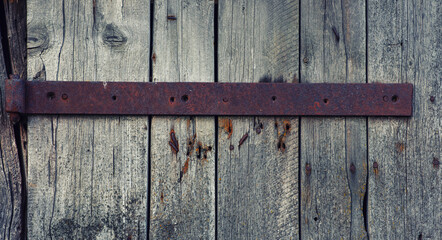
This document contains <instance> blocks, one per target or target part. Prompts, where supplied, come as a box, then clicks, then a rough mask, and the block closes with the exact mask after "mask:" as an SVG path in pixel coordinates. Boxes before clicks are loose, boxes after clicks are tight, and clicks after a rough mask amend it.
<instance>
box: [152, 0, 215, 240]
mask: <svg viewBox="0 0 442 240" xmlns="http://www.w3.org/2000/svg"><path fill="white" fill-rule="evenodd" d="M154 6H155V7H154V36H153V53H152V60H153V61H152V63H153V66H152V68H153V81H154V82H160V81H167V82H186V81H187V82H213V81H214V76H215V74H214V2H213V1H207V0H200V1H179V0H168V1H155V2H154ZM183 95H184V94H183ZM183 95H180V96H170V97H171V98H172V97H173V98H174V100H173V101H174V102H177V101H184V100H185V99H184V98H183ZM187 101H192V98H191V97H190V98H189V99H188V100H187ZM171 104H173V103H172V102H171ZM214 125H215V124H214V118H213V117H153V118H152V127H151V129H152V131H151V134H152V135H151V139H152V143H151V174H152V177H151V199H150V201H151V208H150V211H151V223H150V233H149V236H150V238H151V239H214V238H215V154H214V153H215V132H214V130H215V129H214ZM171 132H174V134H173V135H174V137H172V136H171V135H172V134H171ZM173 139H174V140H173ZM170 141H172V142H173V143H172V145H174V146H175V147H176V149H177V150H178V151H177V152H176V153H175V152H174V150H173V148H172V147H171V146H170V144H169V142H170Z"/></svg>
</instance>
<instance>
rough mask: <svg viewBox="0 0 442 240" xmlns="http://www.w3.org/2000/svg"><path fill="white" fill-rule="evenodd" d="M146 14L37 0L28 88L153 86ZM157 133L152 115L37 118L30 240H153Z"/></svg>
mask: <svg viewBox="0 0 442 240" xmlns="http://www.w3.org/2000/svg"><path fill="white" fill-rule="evenodd" d="M146 6H149V1H148V0H144V1H143V0H139V1H138V0H137V1H122V0H121V1H113V2H112V3H110V2H102V1H74V0H69V1H68V0H65V1H39V0H35V1H28V4H27V11H28V12H27V22H28V25H27V28H28V46H27V48H28V80H34V81H37V80H52V81H66V80H71V81H148V79H149V78H148V76H149V64H148V59H149V44H150V43H149V42H150V40H149V39H150V37H149V36H150V30H149V18H150V17H149V16H150V8H149V7H146ZM103 87H104V88H105V87H106V83H105V82H103ZM55 97H60V96H59V95H57V94H56V95H55ZM109 97H112V96H109ZM116 101H118V95H117V99H116ZM148 127H149V121H148V118H147V117H118V116H109V117H104V116H101V117H94V116H92V117H75V116H52V117H44V116H35V117H29V125H28V133H29V148H28V149H29V159H28V164H29V169H28V182H27V184H28V194H29V199H28V200H29V201H28V236H29V238H32V239H48V238H56V239H111V238H116V239H134V238H146V237H147V221H148V219H147V213H148V199H147V195H148V191H147V186H148V184H147V179H148V177H149V176H148Z"/></svg>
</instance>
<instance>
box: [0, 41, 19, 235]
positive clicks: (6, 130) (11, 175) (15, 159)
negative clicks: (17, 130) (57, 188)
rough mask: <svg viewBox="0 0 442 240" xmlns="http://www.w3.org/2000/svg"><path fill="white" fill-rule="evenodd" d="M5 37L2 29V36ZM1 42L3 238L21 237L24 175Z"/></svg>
mask: <svg viewBox="0 0 442 240" xmlns="http://www.w3.org/2000/svg"><path fill="white" fill-rule="evenodd" d="M1 38H2V36H1V33H0V39H1ZM3 56H4V55H3V47H2V44H0V239H5V240H6V239H21V237H22V233H23V232H22V230H23V226H22V217H23V208H22V207H23V206H22V201H23V199H22V196H23V195H22V182H23V179H22V176H21V171H20V158H19V154H18V151H17V146H16V142H15V136H14V128H13V126H12V124H11V122H10V121H9V117H8V115H7V113H6V112H5V106H4V104H5V81H4V79H5V78H6V77H7V76H6V65H5V61H4V57H3Z"/></svg>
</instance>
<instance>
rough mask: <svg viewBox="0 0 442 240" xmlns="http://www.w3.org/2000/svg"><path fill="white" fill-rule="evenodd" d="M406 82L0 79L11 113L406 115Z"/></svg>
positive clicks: (410, 89)
mask: <svg viewBox="0 0 442 240" xmlns="http://www.w3.org/2000/svg"><path fill="white" fill-rule="evenodd" d="M412 97H413V86H412V85H411V84H378V83H376V84H336V83H335V84H333V83H320V84H292V83H194V82H192V83H182V82H179V83H166V82H156V83H152V82H149V83H144V82H53V81H24V80H20V79H18V78H13V79H8V80H6V111H8V112H10V113H15V114H22V115H29V114H81V115H82V114H90V115H95V114H97V115H194V116H202V115H205V116H226V115H228V116H411V114H412Z"/></svg>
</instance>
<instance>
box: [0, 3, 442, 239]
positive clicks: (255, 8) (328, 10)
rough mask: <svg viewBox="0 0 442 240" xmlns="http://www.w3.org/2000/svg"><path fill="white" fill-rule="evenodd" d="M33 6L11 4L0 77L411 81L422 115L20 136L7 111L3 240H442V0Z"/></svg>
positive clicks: (127, 125) (107, 121) (130, 120)
mask: <svg viewBox="0 0 442 240" xmlns="http://www.w3.org/2000/svg"><path fill="white" fill-rule="evenodd" d="M20 3H21V4H18V2H15V1H6V2H3V3H2V4H3V5H2V7H3V8H1V10H2V12H1V13H0V14H3V15H1V18H0V19H1V20H2V21H3V20H4V22H2V24H0V29H1V31H0V34H1V36H2V37H3V40H2V46H0V53H2V54H1V56H0V77H1V79H4V78H5V76H6V74H7V73H16V74H19V75H20V76H22V77H25V78H27V79H28V80H29V81H45V80H52V81H103V82H104V83H103V87H106V83H105V82H106V81H155V82H159V81H169V82H179V81H201V82H213V81H219V82H290V83H293V84H296V83H313V82H341V83H351V82H358V83H364V82H369V83H374V82H384V83H387V82H389V83H399V82H401V83H402V82H407V83H413V84H414V106H413V116H412V117H411V118H372V117H370V118H339V117H333V118H329V117H322V118H312V117H302V118H298V117H292V118H279V117H274V118H261V117H259V118H258V117H256V118H253V117H234V118H233V117H232V118H230V117H219V118H215V117H198V118H196V117H179V118H178V117H151V121H149V119H150V118H149V117H147V116H146V117H131V116H100V117H98V116H88V117H77V116H69V117H67V116H63V117H62V116H33V117H29V118H28V119H27V122H26V121H23V122H21V123H19V125H16V126H12V125H11V124H10V123H9V121H8V119H7V116H6V114H5V113H4V112H3V109H4V108H3V106H4V105H3V104H4V100H2V101H1V103H2V105H1V110H2V111H1V115H0V116H1V117H0V125H1V132H0V140H1V142H0V153H1V154H0V161H1V163H2V164H1V165H0V194H1V198H0V239H22V238H23V237H24V236H25V235H26V234H27V237H28V238H31V239H47V238H55V239H61V238H63V239H77V238H84V239H112V238H115V239H146V238H150V239H168V238H170V239H368V238H370V239H441V236H442V227H441V225H440V223H441V222H442V187H441V184H440V183H441V170H440V166H439V165H438V162H440V160H441V145H442V143H441V131H442V116H441V112H442V109H441V105H442V101H441V99H442V86H441V85H442V84H441V67H440V62H441V39H442V36H441V31H440V26H441V25H442V17H441V16H442V14H441V12H440V9H441V2H440V1H418V0H397V1H396V0H388V1H381V0H374V1H362V0H356V1H350V0H338V1H325V0H322V1H309V0H301V1H293V0H271V1H266V0H256V1H245V0H240V1H215V0H197V1H189V0H183V1H179V0H167V1H157V0H155V1H149V0H133V1H124V0H117V1H112V2H104V1H99V0H94V1H74V0H63V1H42V0H31V1H27V2H26V3H22V2H20ZM24 15H26V16H27V17H26V18H24V17H23V16H24ZM20 16H22V17H20ZM24 19H26V21H24ZM5 27H6V28H7V29H6V30H5V29H4V28H5ZM6 36H7V39H5V37H6ZM25 40H27V53H25V50H24V49H25V48H24V45H25V43H24V42H25ZM151 50H152V51H151ZM26 64H27V67H26ZM26 75H27V77H26ZM1 83H2V84H0V86H1V89H2V90H1V99H3V97H4V91H3V85H4V82H3V81H2V82H1ZM110 97H111V96H110ZM171 97H174V98H175V99H174V100H175V101H181V96H171ZM270 98H271V97H269V100H270ZM117 101H118V96H117ZM190 101H191V99H190ZM399 101H400V99H399ZM320 107H326V104H325V102H323V103H320ZM26 123H27V125H26ZM26 129H27V131H28V132H27V134H28V135H27V134H26ZM172 130H173V132H174V134H175V138H176V142H177V143H178V145H179V147H178V149H179V150H178V152H176V153H175V152H174V151H173V149H172V148H171V146H170V145H169V141H171V138H172V137H171V131H172ZM246 134H247V138H245V137H244V136H245V135H246ZM16 137H17V138H16ZM241 139H245V141H243V143H242V144H241V146H239V145H240V144H239V142H240V140H241ZM17 144H18V145H17ZM25 206H27V208H26V207H25ZM25 216H26V217H25Z"/></svg>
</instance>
